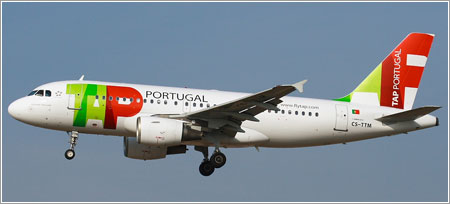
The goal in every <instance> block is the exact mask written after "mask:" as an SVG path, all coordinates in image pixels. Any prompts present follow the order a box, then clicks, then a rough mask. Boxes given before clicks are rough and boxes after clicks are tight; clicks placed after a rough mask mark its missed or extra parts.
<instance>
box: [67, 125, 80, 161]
mask: <svg viewBox="0 0 450 204" xmlns="http://www.w3.org/2000/svg"><path fill="white" fill-rule="evenodd" d="M67 134H69V136H70V139H69V144H70V148H69V149H68V150H67V151H66V152H65V153H64V156H65V157H66V159H68V160H71V159H73V158H74V157H75V145H77V140H78V132H77V131H71V132H67Z"/></svg>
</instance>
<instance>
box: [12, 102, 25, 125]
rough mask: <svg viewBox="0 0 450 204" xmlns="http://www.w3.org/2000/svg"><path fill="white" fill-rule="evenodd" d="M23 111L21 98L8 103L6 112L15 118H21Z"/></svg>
mask: <svg viewBox="0 0 450 204" xmlns="http://www.w3.org/2000/svg"><path fill="white" fill-rule="evenodd" d="M24 111H25V107H24V106H23V103H21V99H18V100H16V101H14V102H12V103H11V104H9V107H8V113H9V115H11V116H12V117H13V118H15V119H16V120H21V117H22V116H23V112H24Z"/></svg>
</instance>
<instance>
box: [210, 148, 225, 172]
mask: <svg viewBox="0 0 450 204" xmlns="http://www.w3.org/2000/svg"><path fill="white" fill-rule="evenodd" d="M210 161H211V163H212V165H213V166H214V168H220V167H222V166H223V165H225V163H226V162H227V157H226V156H225V154H223V153H222V152H216V153H214V154H213V155H211V159H210Z"/></svg>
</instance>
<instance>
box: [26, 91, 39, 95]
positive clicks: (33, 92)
mask: <svg viewBox="0 0 450 204" xmlns="http://www.w3.org/2000/svg"><path fill="white" fill-rule="evenodd" d="M36 92H37V90H33V91H32V92H31V93H29V94H28V96H33V95H34V94H35V93H36Z"/></svg>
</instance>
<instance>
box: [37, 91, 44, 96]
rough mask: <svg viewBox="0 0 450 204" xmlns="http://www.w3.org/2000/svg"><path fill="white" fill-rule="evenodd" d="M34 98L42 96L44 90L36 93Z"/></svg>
mask: <svg viewBox="0 0 450 204" xmlns="http://www.w3.org/2000/svg"><path fill="white" fill-rule="evenodd" d="M36 96H44V90H39V91H37V92H36Z"/></svg>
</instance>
